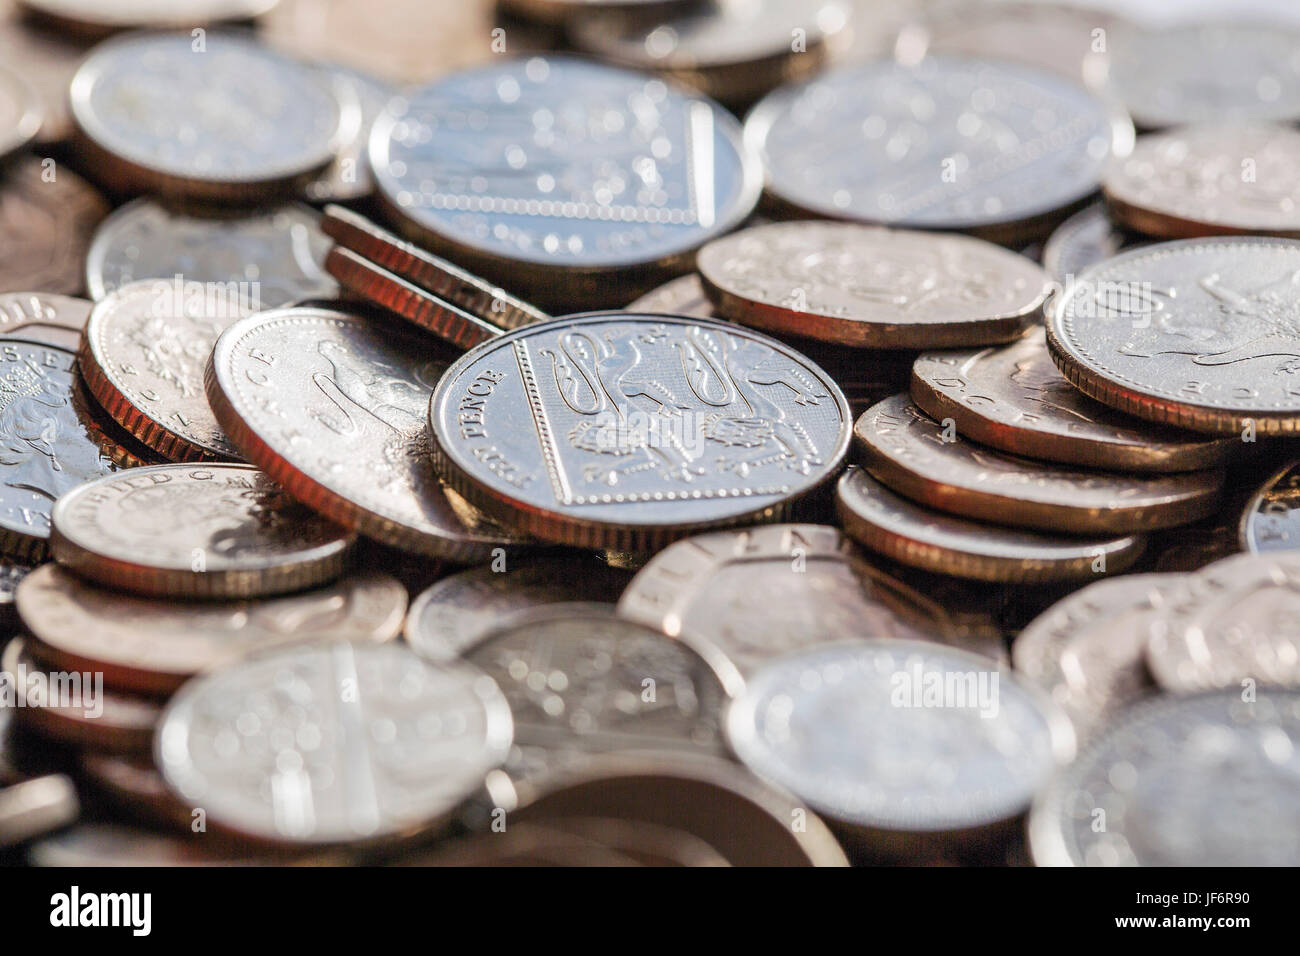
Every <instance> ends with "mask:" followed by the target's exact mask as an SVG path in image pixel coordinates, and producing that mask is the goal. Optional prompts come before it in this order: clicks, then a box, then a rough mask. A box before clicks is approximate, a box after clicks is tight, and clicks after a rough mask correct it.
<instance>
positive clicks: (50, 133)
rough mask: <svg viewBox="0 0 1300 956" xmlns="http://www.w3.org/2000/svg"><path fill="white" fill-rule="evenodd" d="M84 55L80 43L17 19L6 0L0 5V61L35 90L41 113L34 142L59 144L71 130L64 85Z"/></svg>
mask: <svg viewBox="0 0 1300 956" xmlns="http://www.w3.org/2000/svg"><path fill="white" fill-rule="evenodd" d="M85 55H86V48H85V46H84V44H81V43H76V42H73V41H71V40H69V39H67V38H66V37H64V36H60V35H58V34H55V33H54V32H52V31H50V30H43V29H40V28H38V27H36V26H35V25H33V24H31V23H29V22H28V21H27V20H25V19H23V18H20V17H19V16H18V15H17V11H14V10H13V9H12V5H11V4H10V3H8V2H7V0H6V2H5V3H4V4H0V63H4V64H5V66H6V67H8V69H9V70H10V71H12V72H14V73H16V74H18V75H19V76H21V77H22V78H23V79H24V80H25V81H26V82H27V83H29V84H31V86H32V87H33V88H34V89H35V90H36V94H37V98H38V99H39V101H40V109H41V113H42V115H43V116H44V121H43V122H42V123H41V128H40V129H39V130H37V132H36V142H37V143H39V144H41V145H52V144H55V143H60V142H62V141H63V140H65V139H67V138H68V136H69V135H70V134H71V133H72V117H71V115H70V113H69V109H68V103H67V99H68V86H69V85H70V84H71V83H72V77H73V74H75V73H76V72H77V67H78V66H79V65H80V64H81V60H82V58H83V57H84V56H85Z"/></svg>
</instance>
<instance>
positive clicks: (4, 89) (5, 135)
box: [0, 64, 44, 159]
mask: <svg viewBox="0 0 1300 956" xmlns="http://www.w3.org/2000/svg"><path fill="white" fill-rule="evenodd" d="M6 65H7V64H6ZM43 117H44V111H43V109H42V106H41V101H40V98H39V97H38V95H37V93H36V91H35V90H34V89H32V87H31V86H30V85H29V84H28V83H27V81H26V80H24V79H23V78H22V77H21V76H19V75H18V74H16V73H13V72H11V71H10V70H9V69H7V68H5V67H0V159H4V158H5V157H6V156H8V155H9V154H10V153H13V152H16V151H17V150H19V149H22V148H23V147H24V146H26V145H27V144H28V143H29V142H30V141H31V140H32V139H33V138H34V137H35V136H36V134H37V132H39V131H40V128H41V120H42V119H43Z"/></svg>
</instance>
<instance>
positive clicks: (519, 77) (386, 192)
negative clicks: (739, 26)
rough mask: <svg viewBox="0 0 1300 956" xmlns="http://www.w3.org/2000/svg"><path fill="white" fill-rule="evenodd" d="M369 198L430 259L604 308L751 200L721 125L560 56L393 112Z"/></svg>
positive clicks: (457, 77)
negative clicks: (638, 273)
mask: <svg viewBox="0 0 1300 956" xmlns="http://www.w3.org/2000/svg"><path fill="white" fill-rule="evenodd" d="M370 162H371V165H372V166H373V168H374V170H375V176H376V181H377V184H378V190H379V195H380V197H381V198H382V200H383V201H384V202H385V203H386V205H387V206H388V207H389V209H390V210H391V211H392V212H394V213H395V214H396V215H397V216H398V217H399V218H400V219H401V222H402V224H403V226H404V227H406V228H408V229H410V230H412V231H414V232H415V233H417V234H418V235H419V236H420V237H421V238H422V239H423V240H424V241H425V242H426V244H429V245H431V246H433V248H434V249H436V250H438V251H440V252H446V253H447V254H448V255H450V256H451V257H452V258H454V259H456V261H457V262H463V263H464V265H465V266H466V267H468V268H469V269H471V270H472V271H474V272H478V273H480V274H482V275H484V276H487V277H489V278H491V279H493V280H499V281H501V282H502V283H503V284H510V285H511V286H512V287H515V288H518V289H520V290H521V291H523V292H530V293H534V297H535V298H538V299H539V300H541V301H542V302H543V303H545V302H546V301H548V300H558V301H566V302H586V303H588V304H591V305H596V304H603V305H610V304H612V303H611V302H610V301H609V295H610V287H609V284H608V280H609V277H610V276H611V275H612V274H614V273H616V272H617V273H620V277H621V278H623V279H624V281H627V280H628V276H627V275H626V274H625V271H626V270H629V269H633V268H636V267H643V268H650V267H664V268H672V267H681V266H685V265H687V264H688V263H689V256H690V253H691V252H693V251H694V250H695V249H696V248H698V247H699V246H700V245H702V244H703V243H704V242H707V241H708V240H709V239H711V238H713V237H714V236H717V235H721V234H722V233H725V232H727V231H728V230H730V229H732V228H734V227H735V226H736V225H737V224H738V223H739V222H741V221H742V220H743V219H744V218H745V217H746V216H747V215H749V213H750V211H751V210H752V209H753V207H754V204H755V202H756V201H757V199H758V194H759V189H760V171H759V168H758V166H757V163H756V161H755V159H754V157H753V156H752V155H751V154H750V153H748V152H747V151H746V150H745V149H744V148H743V147H742V145H741V136H740V129H739V126H738V125H737V124H736V122H735V120H734V119H733V118H732V117H731V114H729V113H727V112H726V111H724V110H723V109H721V108H720V107H719V106H717V104H715V103H713V102H712V101H711V100H707V99H704V98H702V97H700V96H698V95H696V94H693V93H687V92H683V91H681V90H679V89H678V88H676V87H672V86H668V85H666V84H665V83H664V81H662V80H659V79H655V78H653V77H650V76H647V75H645V74H643V73H636V72H632V71H627V70H620V69H618V68H615V67H609V66H603V65H600V64H596V63H591V62H588V61H584V60H579V59H572V58H567V57H546V58H543V57H532V58H527V59H523V58H512V59H504V60H500V61H499V62H497V63H494V64H491V65H489V66H484V67H480V68H478V69H474V70H468V71H464V72H460V73H455V74H452V75H451V76H448V77H445V78H444V79H442V80H440V81H438V82H436V83H434V84H432V85H430V86H425V87H422V88H420V89H417V90H414V91H411V92H410V93H408V94H407V96H406V98H405V99H404V100H395V101H394V102H393V103H392V104H390V106H389V108H388V109H387V110H386V111H385V112H384V114H383V115H382V116H381V117H380V118H379V120H378V121H377V122H376V123H375V131H374V133H373V134H372V138H371V142H370Z"/></svg>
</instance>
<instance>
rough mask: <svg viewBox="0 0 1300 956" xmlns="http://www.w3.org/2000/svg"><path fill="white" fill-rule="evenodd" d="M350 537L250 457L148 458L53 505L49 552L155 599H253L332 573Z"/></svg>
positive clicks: (342, 561) (85, 573)
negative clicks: (202, 461)
mask: <svg viewBox="0 0 1300 956" xmlns="http://www.w3.org/2000/svg"><path fill="white" fill-rule="evenodd" d="M354 542H355V538H354V536H353V535H351V534H349V533H348V532H346V531H344V530H343V529H342V528H340V527H339V526H338V525H336V524H334V523H333V522H331V521H328V520H326V519H325V518H322V517H320V516H319V515H317V514H315V513H314V512H312V511H310V510H308V509H307V507H306V506H304V505H301V504H298V503H297V502H296V501H294V500H293V499H291V498H289V497H288V496H287V495H286V494H285V493H284V492H283V491H282V490H281V489H280V488H278V487H277V486H275V485H274V484H272V483H271V481H270V480H269V479H268V478H267V477H266V475H264V474H263V473H262V472H260V471H258V470H257V469H256V468H253V467H252V466H251V465H220V464H212V465H186V464H182V465H154V466H152V467H149V468H133V469H130V470H129V471H127V472H123V473H122V474H119V475H109V476H108V477H107V478H101V479H99V480H98V481H91V482H87V483H86V484H84V485H82V486H80V487H79V488H76V489H74V490H73V491H70V492H68V493H67V494H65V495H63V496H62V497H61V498H60V499H59V501H58V503H57V504H56V505H55V506H54V513H53V531H52V534H51V542H50V552H51V554H52V555H53V557H54V559H55V560H56V561H58V562H59V563H60V564H61V565H63V566H64V567H66V568H69V569H71V570H73V571H75V572H76V573H77V574H80V575H81V576H82V577H87V578H90V579H91V580H93V581H97V582H99V583H100V584H103V585H105V586H107V587H111V588H116V589H119V590H124V591H131V592H133V593H136V594H145V595H153V596H156V597H192V598H249V597H264V596H267V595H271V594H284V593H287V592H290V591H302V590H305V589H307V588H311V587H316V586H318V585H322V584H326V583H328V582H330V581H332V580H334V579H335V578H337V577H338V576H339V575H340V574H341V573H342V572H343V569H344V567H345V565H346V563H347V558H348V553H349V551H350V549H351V547H352V545H353V543H354Z"/></svg>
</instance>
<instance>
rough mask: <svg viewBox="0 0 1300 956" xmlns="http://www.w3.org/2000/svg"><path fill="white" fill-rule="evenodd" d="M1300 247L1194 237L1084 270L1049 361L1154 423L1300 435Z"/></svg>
mask: <svg viewBox="0 0 1300 956" xmlns="http://www.w3.org/2000/svg"><path fill="white" fill-rule="evenodd" d="M1298 284H1300V241H1296V240H1286V239H1254V238H1241V239H1189V240H1185V241H1183V242H1167V243H1161V244H1159V245H1156V246H1150V247H1147V248H1143V249H1136V250H1134V251H1132V252H1126V253H1124V254H1122V255H1119V256H1116V257H1115V258H1114V259H1110V260H1107V261H1106V262H1104V263H1102V264H1101V265H1099V266H1097V267H1095V268H1094V269H1090V270H1088V271H1087V272H1086V273H1084V275H1083V276H1082V277H1081V278H1080V279H1079V281H1077V282H1076V283H1075V284H1074V286H1072V287H1071V288H1070V289H1067V290H1066V293H1065V295H1064V296H1063V297H1062V300H1061V302H1060V303H1059V306H1058V307H1055V308H1053V309H1051V310H1050V314H1049V316H1048V320H1047V344H1048V347H1049V348H1050V349H1051V351H1052V359H1053V361H1055V362H1056V364H1057V365H1058V366H1059V367H1060V369H1061V371H1062V372H1064V373H1065V376H1066V378H1068V379H1069V380H1070V381H1071V382H1072V383H1073V384H1074V385H1076V386H1078V387H1079V388H1080V389H1082V390H1083V391H1084V392H1086V393H1087V394H1088V395H1090V396H1092V397H1093V398H1095V399H1097V400H1099V401H1102V402H1105V403H1106V404H1107V405H1110V406H1112V407H1114V408H1118V409H1119V410H1121V411H1124V412H1128V413H1130V414H1133V415H1137V416H1139V417H1141V418H1147V419H1150V420H1151V421H1158V422H1166V423H1168V424H1172V425H1181V426H1183V427H1186V428H1193V429H1195V430H1197V431H1204V432H1218V433H1230V432H1236V433H1238V434H1246V433H1250V434H1252V435H1253V433H1254V432H1255V431H1258V432H1260V433H1267V434H1272V433H1290V432H1295V431H1300V384H1296V383H1295V382H1293V381H1292V379H1293V377H1294V376H1295V374H1296V372H1297V371H1300V324H1297V321H1296V319H1295V315H1296V309H1297V304H1296V303H1297V299H1296V296H1295V289H1296V287H1297V285H1298Z"/></svg>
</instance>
